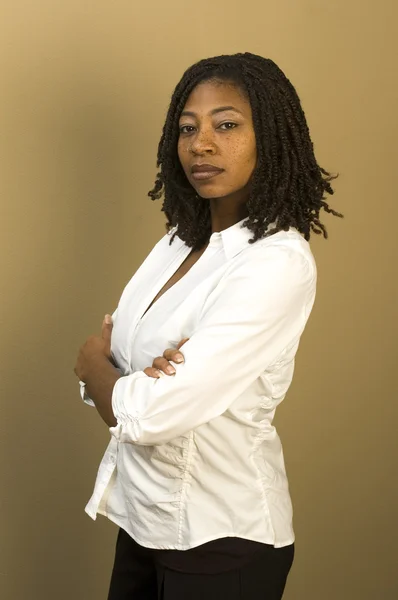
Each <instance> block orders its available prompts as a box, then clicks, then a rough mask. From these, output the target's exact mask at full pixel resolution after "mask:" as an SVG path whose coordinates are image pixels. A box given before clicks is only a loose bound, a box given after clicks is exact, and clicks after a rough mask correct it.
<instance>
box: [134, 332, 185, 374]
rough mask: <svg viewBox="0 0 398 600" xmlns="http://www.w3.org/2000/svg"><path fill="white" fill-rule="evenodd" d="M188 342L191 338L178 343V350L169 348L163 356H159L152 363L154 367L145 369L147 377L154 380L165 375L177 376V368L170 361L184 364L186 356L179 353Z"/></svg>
mask: <svg viewBox="0 0 398 600" xmlns="http://www.w3.org/2000/svg"><path fill="white" fill-rule="evenodd" d="M188 340H189V338H184V339H183V340H181V342H179V343H178V345H177V348H168V349H167V350H165V351H164V352H163V356H157V357H156V358H155V360H154V361H153V363H152V367H147V368H146V369H144V373H145V375H148V377H153V378H154V379H158V378H159V377H163V376H164V373H165V374H166V375H175V368H174V367H173V365H171V364H170V362H169V361H170V360H172V361H173V362H175V363H182V362H184V356H183V355H182V354H181V352H179V349H180V348H181V346H182V345H183V344H185V342H187V341H188Z"/></svg>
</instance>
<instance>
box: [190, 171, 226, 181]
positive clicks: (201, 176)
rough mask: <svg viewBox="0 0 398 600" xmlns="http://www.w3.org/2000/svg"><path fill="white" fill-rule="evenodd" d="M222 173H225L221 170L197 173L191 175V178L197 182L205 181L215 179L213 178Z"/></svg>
mask: <svg viewBox="0 0 398 600" xmlns="http://www.w3.org/2000/svg"><path fill="white" fill-rule="evenodd" d="M221 173H223V171H221V170H219V169H217V170H215V169H213V170H209V171H195V172H194V173H191V177H192V179H195V181H204V180H206V179H213V177H216V176H217V175H220V174H221Z"/></svg>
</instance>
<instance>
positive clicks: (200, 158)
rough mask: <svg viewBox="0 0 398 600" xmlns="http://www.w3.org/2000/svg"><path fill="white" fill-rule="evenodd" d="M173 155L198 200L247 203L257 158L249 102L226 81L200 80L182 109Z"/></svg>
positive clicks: (237, 89)
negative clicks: (233, 199) (178, 135)
mask: <svg viewBox="0 0 398 600" xmlns="http://www.w3.org/2000/svg"><path fill="white" fill-rule="evenodd" d="M179 128H180V137H179V140H178V156H179V159H180V162H181V165H182V168H183V169H184V172H185V175H186V176H187V179H188V181H189V183H190V184H191V185H192V187H193V188H194V189H195V190H196V192H197V194H198V195H199V196H201V197H202V198H224V197H226V196H230V195H232V194H233V197H234V198H235V199H236V200H238V201H246V200H247V198H248V194H249V182H250V179H251V176H252V174H253V171H254V169H255V166H256V161H257V151H256V139H255V134H254V128H253V120H252V111H251V106H250V103H249V101H248V100H247V99H246V98H245V96H244V95H243V93H242V92H241V91H240V90H239V88H237V87H235V86H234V85H233V84H230V83H218V82H204V83H200V84H199V85H198V86H197V87H196V88H195V89H194V90H193V91H192V92H191V94H190V96H189V98H188V100H187V102H186V105H185V107H184V109H183V111H182V113H181V117H180V122H179Z"/></svg>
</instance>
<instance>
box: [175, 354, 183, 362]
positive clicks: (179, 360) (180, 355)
mask: <svg viewBox="0 0 398 600" xmlns="http://www.w3.org/2000/svg"><path fill="white" fill-rule="evenodd" d="M174 362H176V363H182V362H184V357H183V355H182V354H180V353H179V352H177V354H175V355H174Z"/></svg>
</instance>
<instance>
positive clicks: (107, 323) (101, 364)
mask: <svg viewBox="0 0 398 600" xmlns="http://www.w3.org/2000/svg"><path fill="white" fill-rule="evenodd" d="M111 334H112V317H111V316H110V315H106V316H105V319H104V321H103V323H102V331H101V336H95V335H92V336H91V337H89V338H88V340H87V341H86V343H85V344H84V345H83V346H82V347H81V348H80V351H79V355H78V357H77V362H76V366H75V373H76V375H77V376H78V377H79V379H80V380H81V381H83V382H84V383H85V392H86V394H87V395H88V396H89V397H90V399H91V400H92V401H93V402H94V405H95V407H96V409H97V410H98V412H99V414H100V416H101V417H102V419H103V420H104V421H105V423H106V424H107V425H108V427H114V426H115V425H116V423H117V421H116V418H115V416H114V414H113V410H112V392H113V388H114V386H115V383H116V381H117V380H118V379H120V377H121V375H120V372H119V370H118V369H117V368H116V367H115V366H114V364H113V361H112V357H111Z"/></svg>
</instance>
